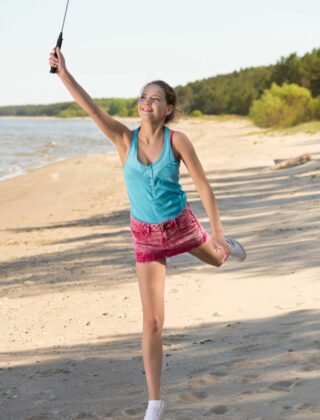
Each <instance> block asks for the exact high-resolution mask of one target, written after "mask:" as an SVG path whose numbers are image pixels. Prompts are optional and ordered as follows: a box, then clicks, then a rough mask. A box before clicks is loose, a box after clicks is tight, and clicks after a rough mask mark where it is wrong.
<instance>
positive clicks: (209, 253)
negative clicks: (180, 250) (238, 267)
mask: <svg viewBox="0 0 320 420" xmlns="http://www.w3.org/2000/svg"><path fill="white" fill-rule="evenodd" d="M189 253H190V254H191V255H193V256H195V257H197V258H199V259H200V260H201V261H203V262H205V263H207V264H210V265H214V266H216V267H220V266H221V265H222V264H223V261H224V252H223V251H222V250H221V249H218V250H217V251H216V250H215V249H214V248H213V244H212V239H211V237H210V236H209V235H208V239H207V240H206V242H205V243H204V244H203V245H201V246H199V247H198V248H194V249H192V250H191V251H189Z"/></svg>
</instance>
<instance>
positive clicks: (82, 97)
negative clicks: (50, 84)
mask: <svg viewBox="0 0 320 420" xmlns="http://www.w3.org/2000/svg"><path fill="white" fill-rule="evenodd" d="M55 51H56V53H57V55H58V58H56V57H55V55H54V52H55ZM49 64H50V66H52V67H57V68H58V70H57V72H56V74H57V75H58V76H59V78H60V80H61V81H62V83H63V84H64V85H65V87H66V88H67V89H68V91H69V92H70V94H71V96H72V97H73V99H74V100H75V101H76V102H77V103H78V105H79V106H80V107H81V108H82V109H83V110H84V111H86V112H87V113H88V114H89V116H90V117H91V118H92V119H93V121H94V122H95V123H96V124H97V126H98V127H99V128H100V130H101V131H102V132H103V133H104V134H105V135H106V136H107V137H108V138H109V139H110V140H111V141H112V142H113V143H114V144H115V145H116V146H117V148H118V150H119V152H120V149H124V148H126V147H127V143H128V141H130V139H131V136H132V132H131V131H130V130H129V128H128V127H126V126H125V125H124V124H121V123H120V122H119V121H117V120H115V119H114V118H112V117H111V116H110V115H109V114H108V113H107V112H106V111H105V110H103V109H102V108H101V107H99V106H98V105H97V104H95V103H94V102H93V100H92V98H91V97H90V96H89V95H88V93H87V92H86V91H85V90H84V89H83V88H82V87H81V86H80V85H79V83H78V82H77V81H76V80H75V79H74V77H73V76H72V75H71V74H70V73H69V71H68V70H67V67H66V62H65V59H64V56H63V54H62V53H61V51H60V49H59V48H58V47H57V48H53V52H52V53H50V57H49Z"/></svg>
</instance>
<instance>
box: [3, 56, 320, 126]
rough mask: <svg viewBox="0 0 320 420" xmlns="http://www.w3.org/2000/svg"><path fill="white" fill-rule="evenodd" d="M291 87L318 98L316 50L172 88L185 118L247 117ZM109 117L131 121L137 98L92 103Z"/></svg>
mask: <svg viewBox="0 0 320 420" xmlns="http://www.w3.org/2000/svg"><path fill="white" fill-rule="evenodd" d="M274 84H277V85H279V86H281V85H283V84H295V85H297V86H300V87H303V88H305V89H307V90H308V91H309V92H310V94H311V97H312V98H316V97H318V96H320V48H319V49H316V48H314V49H313V50H312V51H311V52H309V53H306V54H304V55H303V56H302V57H298V56H297V54H296V53H292V54H290V55H289V56H288V57H281V59H280V60H279V61H278V62H277V63H276V64H273V65H269V66H258V67H249V68H245V69H240V70H239V71H234V72H232V73H229V74H222V75H217V76H214V77H209V78H207V79H202V80H198V81H195V82H191V83H188V84H186V85H184V86H182V85H179V86H176V87H175V90H176V93H177V96H178V101H179V105H180V109H181V111H182V112H183V113H184V114H185V115H190V114H191V115H201V114H209V115H210V114H211V115H212V114H213V115H219V114H238V115H249V113H250V109H251V107H252V105H253V103H254V101H257V100H259V99H260V98H261V97H262V95H263V93H264V92H265V91H266V90H268V89H271V87H272V85H274ZM94 101H95V102H96V103H97V104H98V105H99V106H101V107H102V108H103V109H105V110H106V111H107V112H108V113H109V114H110V115H118V116H121V117H135V116H138V114H137V101H138V98H130V99H123V98H106V99H94ZM0 115H2V116H9V115H13V116H56V117H66V118H67V117H82V116H86V115H87V114H86V112H85V111H83V110H82V109H81V108H80V107H79V105H78V104H77V103H75V102H63V103H56V104H50V105H24V106H2V107H0Z"/></svg>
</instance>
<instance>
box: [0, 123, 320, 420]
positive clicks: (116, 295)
mask: <svg viewBox="0 0 320 420" xmlns="http://www.w3.org/2000/svg"><path fill="white" fill-rule="evenodd" d="M172 128H174V129H176V130H181V131H183V132H185V133H186V134H187V135H188V136H189V138H190V139H191V140H192V142H193V144H194V146H195V149H196V151H197V153H198V156H199V158H200V160H201V162H202V164H203V167H204V169H205V171H206V174H207V177H208V180H209V182H210V184H211V186H212V188H213V190H214V191H215V194H216V197H217V200H218V205H219V209H220V214H221V218H222V223H223V226H224V233H225V234H226V235H230V236H233V237H234V238H236V239H238V240H239V241H241V243H243V245H244V246H245V248H246V250H247V260H246V261H245V262H243V263H238V262H235V261H232V260H228V261H227V262H226V263H225V264H224V265H223V266H222V267H220V268H216V267H212V266H209V265H205V264H204V263H202V262H201V261H199V260H197V259H196V258H194V257H193V256H191V255H190V254H183V255H179V256H176V257H173V258H170V259H168V260H167V278H166V292H165V305H166V309H165V310H166V315H165V325H164V331H163V344H164V358H163V376H162V397H163V398H164V399H166V400H167V402H168V410H167V413H166V415H165V420H198V419H202V418H206V419H216V418H217V419H225V420H226V419H228V420H229V419H230V420H231V419H236V420H254V419H255V420H258V419H260V420H262V419H266V420H269V419H270V420H271V419H272V420H280V419H290V420H291V419H292V420H304V419H306V420H307V419H320V397H319V395H320V332H319V331H320V328H319V322H320V258H319V255H320V222H319V215H320V149H319V140H320V132H319V133H317V134H313V135H310V134H306V133H298V134H294V135H280V134H273V135H266V134H264V133H263V130H259V129H257V128H256V127H255V126H254V125H253V124H252V123H250V122H249V121H248V120H247V119H241V118H234V119H226V120H223V119H222V120H221V121H220V120H218V119H214V118H212V119H187V120H181V121H180V122H178V123H176V124H172ZM253 132H254V134H252V133H253ZM304 153H309V154H310V155H311V160H310V161H308V162H306V163H304V164H302V165H297V166H294V167H289V168H286V169H279V170H274V169H272V167H273V165H274V159H289V158H294V157H296V156H299V155H302V154H304ZM181 183H182V186H183V188H184V189H185V190H186V191H187V195H188V201H189V203H190V205H191V208H192V210H193V211H194V213H195V214H196V216H197V217H198V218H199V220H200V221H201V223H202V224H203V226H204V227H205V228H206V229H207V230H208V232H210V225H209V220H208V218H207V216H206V213H205V210H204V208H203V205H202V203H201V201H200V198H199V195H198V193H197V191H196V189H195V186H194V184H193V181H192V179H191V178H190V176H189V174H188V172H187V170H186V168H185V167H184V165H183V164H182V165H181ZM0 209H1V211H0V312H1V317H0V329H1V344H0V351H1V359H0V420H47V419H48V420H51V419H52V420H53V419H61V420H74V419H81V420H87V419H95V420H98V419H99V420H103V419H104V420H107V419H108V420H111V419H112V420H130V419H132V420H142V419H143V415H144V412H145V408H146V406H147V402H148V394H147V387H146V383H145V375H144V371H143V361H142V357H141V329H142V310H141V303H140V296H139V290H138V285H137V280H136V272H135V259H134V252H133V248H132V245H131V234H130V230H129V201H128V198H127V195H126V189H125V183H124V179H123V175H122V169H121V163H120V159H119V157H118V155H117V154H115V153H114V154H110V153H108V154H102V155H91V156H86V157H78V158H73V159H70V160H67V161H63V162H59V163H56V164H52V165H50V166H47V167H44V168H41V169H36V170H34V171H32V172H30V173H29V174H27V175H23V176H20V177H16V178H13V179H9V180H6V181H3V182H0Z"/></svg>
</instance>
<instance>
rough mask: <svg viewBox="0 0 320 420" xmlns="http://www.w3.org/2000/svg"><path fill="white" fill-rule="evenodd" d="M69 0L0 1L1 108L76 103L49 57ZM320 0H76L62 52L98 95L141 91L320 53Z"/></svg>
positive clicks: (127, 95)
mask: <svg viewBox="0 0 320 420" xmlns="http://www.w3.org/2000/svg"><path fill="white" fill-rule="evenodd" d="M65 7H66V0H55V1H52V0H50V1H49V0H0V38H1V40H2V42H1V47H0V48H1V54H0V61H1V66H0V106H1V105H25V104H49V103H55V102H63V101H71V100H73V99H72V97H71V95H70V93H69V92H68V90H67V89H66V88H65V86H64V85H63V84H62V82H61V81H60V79H59V78H58V76H57V75H54V74H50V73H49V63H48V59H49V53H50V52H51V50H52V48H53V47H54V46H55V44H56V41H57V38H58V35H59V32H60V30H61V26H62V20H63V16H64V11H65ZM319 16H320V1H319V0H304V1H301V0H241V1H240V0H219V1H216V0H161V1H157V2H155V1H150V0H135V1H133V0H122V1H121V0H118V1H108V0H91V1H88V0H70V1H69V8H68V12H67V16H66V21H65V26H64V31H63V44H62V52H63V54H64V56H65V59H66V64H67V68H68V70H69V72H70V73H71V74H72V75H73V77H74V78H75V79H76V80H77V82H78V83H79V84H80V85H81V86H82V87H83V88H84V89H85V90H86V91H87V92H88V93H89V95H90V96H92V97H93V98H107V97H109V98H110V97H123V98H130V97H136V96H138V95H139V93H140V90H141V88H142V87H143V86H144V85H145V84H146V83H147V82H149V81H151V80H154V79H163V80H165V81H166V82H167V83H169V84H171V85H172V86H177V85H180V84H182V85H184V84H186V83H188V82H192V81H195V80H200V79H203V78H207V77H212V76H215V75H217V74H225V73H229V72H232V71H234V70H240V69H241V68H246V67H252V66H260V65H269V64H275V63H276V62H277V61H278V60H279V59H280V58H281V57H283V56H284V57H286V56H288V55H289V54H291V53H293V52H295V53H297V54H298V56H302V55H304V54H305V53H306V52H311V51H312V49H313V48H319V47H320V25H319Z"/></svg>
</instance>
